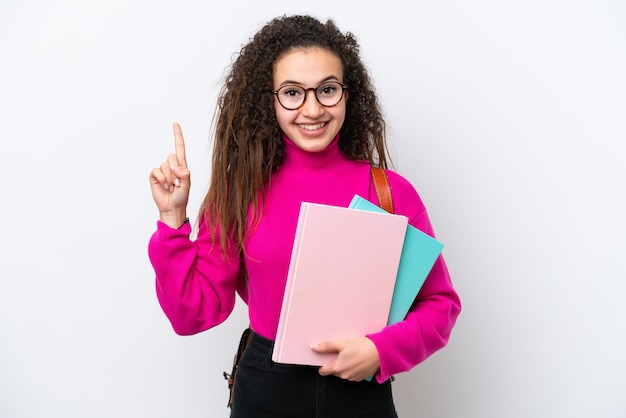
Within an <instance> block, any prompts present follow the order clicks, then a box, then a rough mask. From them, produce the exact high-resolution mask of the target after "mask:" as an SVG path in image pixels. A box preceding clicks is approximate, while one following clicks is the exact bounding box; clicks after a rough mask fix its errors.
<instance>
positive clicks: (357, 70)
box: [200, 15, 389, 253]
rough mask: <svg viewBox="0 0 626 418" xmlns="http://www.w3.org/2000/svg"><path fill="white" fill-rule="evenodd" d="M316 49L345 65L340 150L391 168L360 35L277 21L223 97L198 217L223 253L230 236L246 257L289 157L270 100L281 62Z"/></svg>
mask: <svg viewBox="0 0 626 418" xmlns="http://www.w3.org/2000/svg"><path fill="white" fill-rule="evenodd" d="M312 47H320V48H324V49H327V50H329V51H331V52H332V53H334V54H336V55H337V56H338V57H339V58H340V60H341V62H342V65H343V72H344V80H343V82H344V84H346V85H347V86H348V91H349V94H350V99H349V100H347V101H346V117H345V122H344V124H343V126H342V127H341V130H340V135H339V144H338V145H339V149H340V150H341V152H342V153H343V154H344V155H345V156H346V158H349V159H353V160H364V161H368V162H369V163H370V164H372V165H376V166H379V167H384V168H386V167H387V165H388V159H389V157H388V151H387V147H386V144H385V123H384V120H383V117H382V114H381V111H380V107H379V104H378V99H377V96H376V93H375V91H374V87H373V85H372V83H371V80H370V77H369V74H368V72H367V70H366V68H365V66H364V65H363V63H362V61H361V58H360V55H359V45H358V42H357V40H356V38H355V37H354V35H353V34H352V33H350V32H347V33H346V34H343V33H342V32H341V31H340V30H339V29H338V28H337V26H336V25H335V23H334V22H333V21H332V20H328V21H327V22H326V23H322V22H320V21H319V20H317V19H315V18H313V17H311V16H303V15H295V16H281V17H277V18H274V19H273V20H271V21H270V22H268V23H267V24H266V25H265V26H264V27H263V28H261V30H260V31H259V32H257V33H256V35H254V36H253V38H252V39H251V40H250V42H249V43H248V44H246V45H244V46H242V48H241V50H240V52H239V54H238V55H236V57H235V59H234V61H233V63H232V65H231V68H230V72H229V73H228V74H227V76H226V79H225V82H224V85H223V86H222V89H221V91H220V94H219V98H218V105H217V109H216V117H215V119H214V122H215V125H214V140H213V159H212V168H211V180H210V184H209V190H208V192H207V195H206V196H205V198H204V201H203V202H202V205H201V207H200V218H204V219H205V221H206V222H207V225H208V227H209V229H210V231H211V234H212V237H213V239H215V238H216V235H217V234H218V232H217V231H221V232H219V237H220V238H219V241H220V246H221V248H222V251H223V252H224V253H226V249H227V246H228V243H229V238H232V239H234V240H235V242H236V246H237V248H236V250H237V251H239V252H241V251H243V247H244V241H245V239H246V236H247V233H248V232H249V230H250V229H253V228H254V227H255V226H256V225H257V224H258V221H259V219H260V217H261V215H262V204H261V201H262V197H263V190H264V185H265V183H266V182H267V181H268V180H269V178H270V176H271V174H272V173H273V172H274V171H275V170H276V169H277V168H278V166H279V165H280V164H281V162H282V160H283V158H284V153H285V144H284V142H283V140H282V136H281V130H280V127H279V125H278V121H277V119H276V113H275V109H274V104H273V100H274V98H273V94H271V92H272V91H273V90H274V86H273V74H274V66H275V63H276V62H277V60H278V59H279V58H281V57H282V56H283V55H284V54H286V53H288V52H290V51H292V50H293V49H296V48H312ZM249 211H250V212H251V213H250V214H249V213H248V212H249Z"/></svg>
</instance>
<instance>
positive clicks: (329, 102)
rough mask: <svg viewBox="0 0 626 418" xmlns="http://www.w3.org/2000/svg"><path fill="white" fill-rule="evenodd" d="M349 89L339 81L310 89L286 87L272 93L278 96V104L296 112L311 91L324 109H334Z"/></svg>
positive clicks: (294, 86)
mask: <svg viewBox="0 0 626 418" xmlns="http://www.w3.org/2000/svg"><path fill="white" fill-rule="evenodd" d="M347 89H348V86H346V85H345V84H341V83H340V82H338V81H328V82H325V83H322V84H320V85H319V86H317V87H310V88H308V89H305V88H304V87H300V86H296V85H286V86H282V87H281V88H279V89H278V90H274V91H273V92H272V93H274V94H275V95H276V98H277V99H278V103H280V105H281V106H282V107H284V108H285V109H287V110H296V109H299V108H300V107H301V106H302V105H303V104H304V102H305V101H306V94H307V92H308V91H309V90H313V92H314V93H315V98H316V99H317V101H318V103H319V104H321V105H322V106H324V107H333V106H335V105H337V104H338V103H339V102H340V101H341V99H342V98H343V92H344V91H345V90H347Z"/></svg>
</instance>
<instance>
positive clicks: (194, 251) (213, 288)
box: [148, 221, 240, 335]
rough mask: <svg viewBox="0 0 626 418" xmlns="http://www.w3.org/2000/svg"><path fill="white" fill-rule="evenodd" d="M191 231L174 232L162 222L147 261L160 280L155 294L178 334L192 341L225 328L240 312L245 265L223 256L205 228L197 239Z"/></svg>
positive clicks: (234, 257)
mask: <svg viewBox="0 0 626 418" xmlns="http://www.w3.org/2000/svg"><path fill="white" fill-rule="evenodd" d="M190 234H191V226H190V225H189V224H188V223H187V224H185V225H183V226H182V227H181V228H180V229H174V228H170V227H169V226H167V225H166V224H164V223H162V222H160V221H158V222H157V230H156V231H155V232H154V234H153V235H152V237H151V238H150V241H149V244H148V256H149V259H150V262H151V263H152V266H153V268H154V271H155V274H156V294H157V298H158V300H159V303H160V305H161V308H162V309H163V312H164V313H165V315H166V316H167V318H168V319H169V321H170V323H171V324H172V327H173V329H174V331H175V332H176V333H177V334H180V335H191V334H196V333H198V332H201V331H204V330H207V329H209V328H211V327H214V326H216V325H218V324H220V323H222V322H223V321H224V320H226V318H228V316H229V315H230V313H231V312H232V310H233V308H234V306H235V294H236V293H235V292H236V290H237V281H238V272H239V266H240V259H239V257H238V255H237V254H236V253H235V254H230V253H229V254H226V257H224V254H222V252H221V251H220V246H219V238H216V241H217V242H213V241H212V239H211V234H210V233H209V231H208V230H207V227H206V225H205V223H204V222H200V228H199V231H198V237H197V239H196V240H195V241H192V240H191V239H190Z"/></svg>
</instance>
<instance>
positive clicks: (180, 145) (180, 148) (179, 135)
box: [174, 122, 187, 168]
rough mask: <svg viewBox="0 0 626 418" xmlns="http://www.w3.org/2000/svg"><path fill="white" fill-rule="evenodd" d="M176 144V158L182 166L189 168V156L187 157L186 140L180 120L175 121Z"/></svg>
mask: <svg viewBox="0 0 626 418" xmlns="http://www.w3.org/2000/svg"><path fill="white" fill-rule="evenodd" d="M174 146H175V147H176V159H177V160H178V164H180V167H181V168H187V158H186V157H185V140H184V139H183V131H182V129H180V125H179V124H178V122H174Z"/></svg>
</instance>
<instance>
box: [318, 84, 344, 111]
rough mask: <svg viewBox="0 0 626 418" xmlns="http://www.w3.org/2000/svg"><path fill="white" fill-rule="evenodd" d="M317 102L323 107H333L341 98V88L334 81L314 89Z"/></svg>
mask: <svg viewBox="0 0 626 418" xmlns="http://www.w3.org/2000/svg"><path fill="white" fill-rule="evenodd" d="M315 95H316V96H317V100H318V101H319V102H320V103H321V104H322V105H324V106H328V107H330V106H334V105H336V104H337V103H339V101H340V100H341V97H342V96H343V86H342V85H341V84H339V83H338V82H336V81H329V82H328V83H324V84H322V85H320V86H319V87H318V88H316V89H315Z"/></svg>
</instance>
